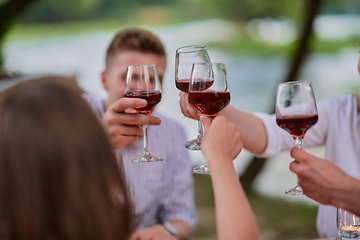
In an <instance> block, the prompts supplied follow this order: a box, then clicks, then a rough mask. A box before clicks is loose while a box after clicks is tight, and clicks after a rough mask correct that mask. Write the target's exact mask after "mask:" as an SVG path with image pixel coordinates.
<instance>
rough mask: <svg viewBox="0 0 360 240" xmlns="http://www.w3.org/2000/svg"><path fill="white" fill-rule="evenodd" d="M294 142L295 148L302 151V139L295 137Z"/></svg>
mask: <svg viewBox="0 0 360 240" xmlns="http://www.w3.org/2000/svg"><path fill="white" fill-rule="evenodd" d="M295 141H296V147H298V148H300V149H302V144H303V138H302V137H297V138H296V139H295Z"/></svg>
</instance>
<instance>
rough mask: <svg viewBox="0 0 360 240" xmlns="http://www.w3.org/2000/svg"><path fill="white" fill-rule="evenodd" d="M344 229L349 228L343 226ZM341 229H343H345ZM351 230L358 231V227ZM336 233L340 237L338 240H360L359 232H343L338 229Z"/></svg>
mask: <svg viewBox="0 0 360 240" xmlns="http://www.w3.org/2000/svg"><path fill="white" fill-rule="evenodd" d="M345 227H349V226H345ZM345 227H343V228H345ZM353 228H356V229H358V228H359V225H355V226H354V227H353ZM338 233H339V236H340V239H342V240H343V239H344V240H345V239H359V238H360V230H359V231H358V230H352V231H350V230H343V229H341V228H340V229H338Z"/></svg>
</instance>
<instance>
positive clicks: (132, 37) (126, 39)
mask: <svg viewBox="0 0 360 240" xmlns="http://www.w3.org/2000/svg"><path fill="white" fill-rule="evenodd" d="M125 51H137V52H141V53H151V54H155V55H158V56H164V57H165V55H166V54H165V49H164V46H163V44H162V43H161V41H160V40H159V38H157V37H156V36H155V35H154V34H152V33H151V32H149V31H147V30H144V29H140V28H130V29H125V30H122V31H120V32H119V33H117V34H116V35H115V37H114V39H113V40H112V42H111V43H110V45H109V48H108V49H107V52H106V65H107V66H108V64H109V61H110V59H111V58H112V57H114V56H115V55H117V54H118V53H121V52H125Z"/></svg>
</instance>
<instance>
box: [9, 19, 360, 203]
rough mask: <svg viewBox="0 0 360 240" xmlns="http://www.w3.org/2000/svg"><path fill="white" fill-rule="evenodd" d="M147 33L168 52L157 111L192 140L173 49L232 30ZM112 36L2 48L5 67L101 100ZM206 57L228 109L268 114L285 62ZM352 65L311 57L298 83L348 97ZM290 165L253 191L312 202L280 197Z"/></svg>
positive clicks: (218, 25)
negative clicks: (50, 77)
mask: <svg viewBox="0 0 360 240" xmlns="http://www.w3.org/2000/svg"><path fill="white" fill-rule="evenodd" d="M145 27H146V26H145ZM147 28H148V29H150V30H152V31H154V32H155V34H157V35H158V36H159V37H160V38H161V40H162V41H163V42H164V44H165V47H166V50H167V53H168V69H167V72H166V74H165V78H164V79H165V80H164V86H163V88H164V91H163V100H162V102H161V103H160V104H159V105H158V107H157V109H158V110H159V111H161V112H162V113H163V114H165V115H167V116H168V117H170V118H173V119H176V121H178V122H179V123H180V124H181V125H182V126H183V127H184V128H185V130H186V132H187V135H188V138H189V139H190V138H194V137H196V135H197V123H196V121H194V120H190V119H187V118H185V117H184V116H183V115H182V114H181V112H180V109H179V106H178V100H179V97H178V90H177V89H176V88H175V85H174V58H175V50H176V48H177V47H180V46H185V45H191V44H204V43H208V42H216V41H222V40H224V39H226V38H228V37H231V34H232V32H233V31H234V28H233V26H232V25H231V24H228V23H226V22H224V21H221V20H210V21H202V22H196V23H187V24H181V25H175V26H166V27H157V28H154V27H147ZM115 32H116V31H109V32H89V33H83V34H79V35H73V36H65V37H51V38H42V39H36V40H27V41H17V42H11V43H8V44H7V45H6V48H5V62H6V67H7V68H8V69H9V70H12V71H15V72H16V71H18V72H21V73H27V74H38V73H59V74H65V75H75V76H76V78H77V79H78V83H79V85H80V86H81V87H82V88H83V89H85V90H86V91H87V92H89V93H91V94H93V95H95V96H98V97H104V96H106V93H105V92H104V91H103V90H102V86H101V83H100V73H101V71H102V70H103V68H104V59H105V52H106V48H107V46H108V44H109V43H110V41H111V39H112V37H113V35H114V33H115ZM214 32H216V33H217V34H214ZM194 33H197V34H194ZM209 54H210V57H211V60H212V61H213V62H223V63H225V64H226V67H227V70H228V75H229V80H230V89H231V104H232V105H234V106H235V107H237V108H240V109H242V110H245V111H250V112H254V111H266V112H268V111H272V109H273V104H274V97H275V91H276V87H277V84H278V83H279V82H280V81H282V80H283V79H284V76H285V74H286V69H287V67H288V66H287V65H288V61H287V59H286V58H285V57H279V56H277V57H276V56H274V57H267V58H256V57H245V56H233V55H230V54H225V53H223V52H221V51H218V50H217V49H212V48H209ZM357 60H358V53H357V50H356V49H343V50H342V51H341V52H339V53H337V54H330V55H327V54H318V55H313V56H311V58H310V59H309V61H308V62H307V64H306V66H305V68H304V71H303V75H302V77H301V79H304V80H305V79H306V80H308V81H310V82H312V83H313V87H314V91H315V94H316V97H317V99H323V98H326V97H331V96H341V95H343V94H344V93H346V92H350V91H351V90H352V87H354V86H358V85H359V84H358V83H359V82H358V81H359V80H358V73H357ZM305 141H306V138H305ZM308 151H310V152H312V153H313V154H316V155H317V156H323V154H324V151H323V149H322V148H315V149H309V150H308ZM191 156H192V158H193V161H194V164H201V163H202V162H203V161H204V159H203V157H202V155H201V153H200V152H196V151H191ZM250 157H251V154H249V153H248V152H246V151H243V152H242V153H241V154H240V155H239V157H238V158H237V159H236V160H235V161H234V165H235V167H236V169H237V171H238V172H242V171H243V169H244V166H245V165H246V163H247V162H248V159H249V158H250ZM290 161H291V159H290V157H289V153H288V152H284V153H281V154H279V155H277V156H275V157H273V158H272V159H270V160H269V161H268V163H267V164H266V166H265V169H264V171H263V172H262V174H261V175H260V176H259V177H258V179H257V181H256V189H257V190H258V191H259V192H261V193H263V194H269V195H276V196H280V197H284V198H286V199H288V200H294V201H297V200H300V201H307V202H310V203H313V202H312V201H311V200H308V199H307V198H306V197H303V196H300V197H288V196H286V195H285V194H284V190H285V189H287V188H289V187H292V186H294V185H295V183H296V176H295V175H294V174H292V173H291V172H290V171H289V170H288V165H289V163H290Z"/></svg>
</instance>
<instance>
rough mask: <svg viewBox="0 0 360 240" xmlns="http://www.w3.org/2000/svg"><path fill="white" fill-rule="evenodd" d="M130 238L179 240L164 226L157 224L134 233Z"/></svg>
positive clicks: (135, 239) (132, 239)
mask: <svg viewBox="0 0 360 240" xmlns="http://www.w3.org/2000/svg"><path fill="white" fill-rule="evenodd" d="M129 240H177V238H176V237H174V236H173V235H171V234H170V233H169V231H168V230H166V229H165V227H164V226H162V225H160V224H157V225H155V226H153V227H149V228H144V229H141V230H139V231H137V232H136V233H134V234H133V235H132V236H131V238H130V239H129Z"/></svg>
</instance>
